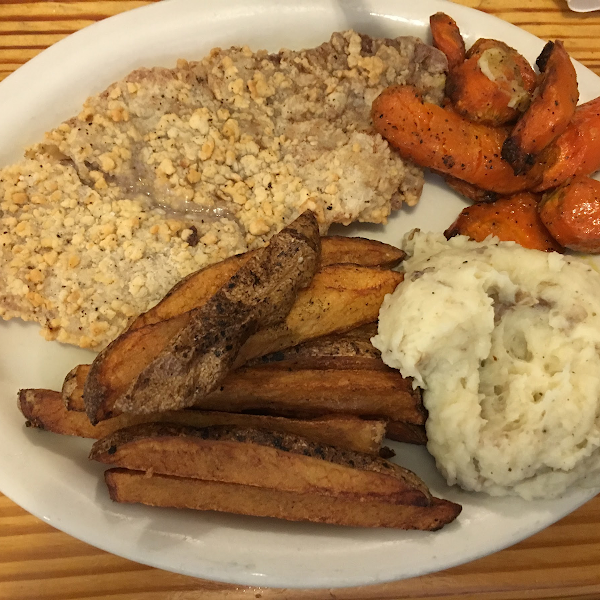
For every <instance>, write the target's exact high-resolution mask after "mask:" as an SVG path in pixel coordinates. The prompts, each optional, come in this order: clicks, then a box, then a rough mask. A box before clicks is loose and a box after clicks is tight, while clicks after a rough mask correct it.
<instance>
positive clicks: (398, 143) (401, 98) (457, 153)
mask: <svg viewBox="0 0 600 600" xmlns="http://www.w3.org/2000/svg"><path fill="white" fill-rule="evenodd" d="M371 115H372V118H373V125H374V127H375V129H376V130H377V131H378V132H379V133H380V134H381V135H382V136H383V137H384V138H386V139H387V140H388V141H389V142H390V143H391V144H392V146H394V147H395V148H397V149H398V151H399V152H400V154H401V156H403V157H404V158H407V159H409V160H411V161H413V162H414V163H416V164H418V165H419V166H421V167H429V168H430V169H434V170H436V171H440V172H441V173H444V174H447V175H452V176H453V177H458V178H459V179H462V180H464V181H466V182H467V183H471V184H473V185H476V186H477V187H480V188H482V189H484V190H489V191H493V192H498V193H500V194H510V193H514V192H518V191H522V190H525V189H528V188H530V187H532V186H533V185H536V184H537V183H538V181H539V179H540V178H541V173H539V172H537V170H536V169H532V170H531V171H530V172H529V173H527V174H526V175H520V176H517V175H515V174H514V173H513V170H512V168H511V167H510V165H509V164H508V163H506V162H504V161H503V160H502V159H501V158H500V151H501V148H502V143H503V142H504V140H505V139H506V134H505V133H504V132H503V130H502V129H499V128H493V127H489V126H487V125H483V124H480V123H471V122H470V121H467V120H466V119H464V118H462V117H461V116H460V115H458V114H456V113H454V112H452V111H448V110H445V109H443V108H442V107H440V106H437V105H435V104H430V103H425V102H423V99H422V97H421V95H420V93H419V92H418V91H417V90H416V89H415V88H414V87H412V86H408V85H406V86H395V87H390V88H387V89H386V90H384V91H383V92H382V93H381V94H380V95H379V96H378V97H377V98H376V99H375V101H374V102H373V106H372V112H371Z"/></svg>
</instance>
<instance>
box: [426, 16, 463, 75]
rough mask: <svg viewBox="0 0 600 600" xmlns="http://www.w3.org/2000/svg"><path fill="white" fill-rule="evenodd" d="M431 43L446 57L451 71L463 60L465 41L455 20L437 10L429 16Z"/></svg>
mask: <svg viewBox="0 0 600 600" xmlns="http://www.w3.org/2000/svg"><path fill="white" fill-rule="evenodd" d="M429 26H430V28H431V36H432V38H433V45H434V47H435V48H437V49H438V50H441V51H442V52H443V53H444V54H445V55H446V58H447V59H448V69H449V70H450V71H452V70H453V69H455V68H456V67H457V66H458V65H460V64H461V63H462V62H463V61H464V60H465V52H466V51H465V41H464V40H463V38H462V35H461V34H460V29H459V28H458V25H457V24H456V21H455V20H454V19H453V18H452V17H450V16H448V15H447V14H446V13H443V12H438V13H436V14H435V15H431V17H429Z"/></svg>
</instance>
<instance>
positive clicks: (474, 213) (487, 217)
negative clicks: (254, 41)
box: [444, 192, 561, 252]
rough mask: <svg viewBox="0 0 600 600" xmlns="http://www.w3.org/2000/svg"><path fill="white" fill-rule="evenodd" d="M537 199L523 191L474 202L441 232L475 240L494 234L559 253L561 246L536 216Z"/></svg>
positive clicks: (527, 246)
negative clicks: (483, 201) (486, 201)
mask: <svg viewBox="0 0 600 600" xmlns="http://www.w3.org/2000/svg"><path fill="white" fill-rule="evenodd" d="M538 200H539V196H536V195H535V194H532V193H530V192H523V193H520V194H515V195H514V196H509V197H507V198H501V199H499V200H497V201H496V202H492V203H490V204H474V205H473V206H469V207H468V208H465V209H464V210H463V211H462V212H461V213H460V215H459V216H458V218H457V219H456V221H454V223H453V224H452V225H451V226H450V227H449V228H448V229H447V230H446V231H445V232H444V235H445V236H446V237H447V238H451V237H454V236H455V235H467V236H469V237H470V238H471V239H473V240H475V241H476V242H482V241H483V240H485V238H486V237H488V236H489V235H495V236H496V237H497V238H499V239H500V240H501V241H503V242H516V243H517V244H520V245H521V246H523V247H524V248H532V249H534V250H543V251H545V252H550V251H557V252H559V251H560V250H561V247H560V246H559V245H558V244H557V243H556V242H555V241H554V240H553V239H552V236H551V235H550V233H549V232H548V230H547V229H546V227H545V226H544V224H543V223H542V221H541V219H540V217H539V215H538V210H537V205H538Z"/></svg>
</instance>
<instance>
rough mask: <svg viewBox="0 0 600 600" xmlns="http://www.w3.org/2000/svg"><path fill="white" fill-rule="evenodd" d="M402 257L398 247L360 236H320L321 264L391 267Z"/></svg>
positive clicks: (395, 265) (402, 254)
mask: <svg viewBox="0 0 600 600" xmlns="http://www.w3.org/2000/svg"><path fill="white" fill-rule="evenodd" d="M403 259H404V253H403V252H402V250H400V249H399V248H396V247H395V246H391V245H390V244H384V243H383V242H377V241H376V240H369V239H367V238H360V237H346V236H345V235H330V236H326V237H324V238H321V266H326V265H338V264H345V263H347V264H352V265H360V266H362V267H382V268H385V269H393V268H394V267H397V266H398V265H399V264H400V263H401V262H402V260H403Z"/></svg>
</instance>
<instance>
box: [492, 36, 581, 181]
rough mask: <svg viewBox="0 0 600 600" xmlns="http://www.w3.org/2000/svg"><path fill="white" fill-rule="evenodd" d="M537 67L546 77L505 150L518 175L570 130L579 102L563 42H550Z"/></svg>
mask: <svg viewBox="0 0 600 600" xmlns="http://www.w3.org/2000/svg"><path fill="white" fill-rule="evenodd" d="M536 64H537V66H538V68H539V70H540V73H542V76H541V79H540V82H539V84H538V87H537V89H536V94H535V98H534V99H533V100H532V102H531V104H530V105H529V108H528V109H527V110H526V111H525V113H524V114H523V116H522V117H521V118H520V119H519V120H518V121H517V124H516V125H515V128H514V129H513V131H512V132H511V134H510V137H508V138H507V139H506V141H505V142H504V144H503V146H502V158H504V160H506V161H507V162H509V163H510V164H511V165H512V166H513V169H514V172H515V174H517V175H518V174H521V173H525V172H527V171H529V170H530V169H531V168H532V167H533V165H534V163H535V161H536V159H537V157H538V155H539V154H540V153H541V152H542V150H544V148H546V146H548V145H549V144H550V143H551V142H552V141H553V140H554V139H555V138H556V137H558V136H559V135H560V134H561V133H562V132H563V131H564V130H565V129H566V128H567V126H568V125H569V122H570V121H571V118H572V117H573V113H574V112H575V107H576V106H577V101H578V100H579V90H578V87H577V74H576V73H575V67H574V66H573V63H572V62H571V58H570V57H569V55H568V53H567V51H566V50H565V48H564V46H563V44H562V42H560V41H558V40H557V41H556V42H548V43H547V44H546V46H545V47H544V49H543V50H542V53H541V54H540V56H539V57H538V59H537V61H536Z"/></svg>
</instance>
